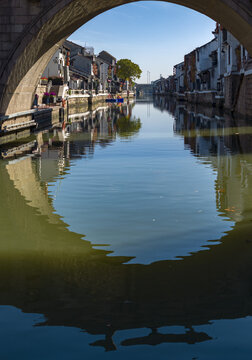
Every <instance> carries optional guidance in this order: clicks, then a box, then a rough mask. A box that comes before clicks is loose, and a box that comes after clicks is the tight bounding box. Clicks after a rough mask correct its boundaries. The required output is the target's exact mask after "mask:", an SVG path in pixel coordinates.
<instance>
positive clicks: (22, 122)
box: [0, 90, 134, 145]
mask: <svg viewBox="0 0 252 360" xmlns="http://www.w3.org/2000/svg"><path fill="white" fill-rule="evenodd" d="M119 95H120V96H121V97H124V98H125V99H127V98H132V97H134V93H133V92H130V93H129V94H127V92H123V93H120V94H117V95H116V96H119ZM108 96H109V94H108V93H98V94H96V93H95V92H92V93H91V94H90V93H87V92H85V91H83V90H74V91H72V92H71V94H69V96H68V98H67V100H66V101H65V102H64V106H62V105H61V104H60V105H52V106H46V105H40V106H39V108H36V109H31V110H27V111H22V112H19V113H15V114H11V115H6V116H2V117H0V145H1V144H3V143H6V142H10V141H15V140H16V139H17V138H18V137H19V136H20V135H21V133H22V132H24V131H26V132H29V131H30V130H31V129H36V128H43V127H48V126H53V125H56V124H58V123H59V122H63V121H65V120H67V117H68V116H69V115H72V114H75V113H79V112H84V111H87V110H88V109H92V108H94V107H97V106H99V104H105V102H106V99H107V98H108Z"/></svg>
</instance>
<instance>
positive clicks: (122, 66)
mask: <svg viewBox="0 0 252 360" xmlns="http://www.w3.org/2000/svg"><path fill="white" fill-rule="evenodd" d="M141 74H142V70H141V69H140V67H139V65H137V64H135V63H133V62H132V61H131V60H129V59H121V60H119V61H117V76H118V77H119V78H120V79H122V80H124V81H126V80H128V81H129V82H130V83H132V82H133V81H134V80H136V79H139V78H140V77H141Z"/></svg>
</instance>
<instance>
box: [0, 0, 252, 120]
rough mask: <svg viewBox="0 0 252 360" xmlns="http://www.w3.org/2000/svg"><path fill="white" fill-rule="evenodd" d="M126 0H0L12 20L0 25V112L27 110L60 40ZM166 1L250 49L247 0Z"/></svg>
mask: <svg viewBox="0 0 252 360" xmlns="http://www.w3.org/2000/svg"><path fill="white" fill-rule="evenodd" d="M131 2H135V1H133V0H92V1H90V0H55V1H53V2H52V1H51V0H22V1H21V4H22V3H23V4H24V5H21V7H20V5H15V4H16V2H15V1H13V0H8V1H7V0H3V1H2V2H1V4H0V15H1V14H6V12H7V14H8V13H9V15H10V16H9V19H12V20H10V21H12V22H14V23H15V25H11V24H6V26H5V27H3V30H4V29H5V28H6V34H5V33H4V32H2V34H1V35H2V36H4V35H6V36H5V39H9V41H8V46H7V49H9V50H8V51H6V50H5V51H2V54H4V56H2V57H1V59H0V61H1V62H0V114H6V115H8V114H13V113H16V112H19V111H24V110H28V109H30V108H31V105H32V101H33V98H34V94H35V90H36V86H37V84H38V82H39V79H40V76H41V74H42V72H43V70H44V68H45V67H46V65H47V63H48V62H49V60H50V58H51V57H52V55H53V54H54V52H55V51H56V49H57V48H58V47H59V46H61V44H62V43H63V42H64V40H65V39H66V38H67V37H69V36H70V35H71V34H72V33H73V32H74V31H75V30H77V29H78V28H79V27H80V26H82V25H84V24H85V23H86V22H88V21H89V20H91V19H92V18H94V17H95V16H97V15H99V14H101V13H103V12H105V11H107V10H109V9H112V8H114V7H116V6H120V5H123V4H127V3H131ZM168 2H170V3H174V4H179V5H183V6H186V7H188V8H191V9H193V10H196V11H198V12H200V13H202V14H205V15H207V16H208V17H210V18H212V19H214V20H216V21H218V22H219V23H221V24H222V25H223V26H224V27H225V28H227V30H229V31H230V32H231V33H232V34H233V35H234V36H235V37H236V38H237V39H238V40H239V41H240V42H241V43H242V44H243V45H244V46H245V47H246V48H247V49H248V51H249V53H250V54H252V3H251V1H250V0H173V1H168ZM12 4H13V5H12ZM15 6H16V7H15ZM18 6H19V8H17V7H18ZM20 10H22V21H23V24H22V25H20V26H18V25H16V24H17V23H18V21H20V17H17V16H16V17H15V14H20ZM13 14H14V15H13ZM11 15H13V16H11ZM7 18H8V17H7ZM15 21H16V22H15ZM20 30H21V31H20ZM19 31H20V32H19ZM12 32H13V33H12ZM14 32H15V33H14ZM11 39H13V41H12V40H11ZM0 41H1V38H0ZM5 44H6V43H5ZM0 45H1V44H0ZM0 55H1V47H0Z"/></svg>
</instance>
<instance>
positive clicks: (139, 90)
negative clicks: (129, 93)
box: [136, 84, 153, 95]
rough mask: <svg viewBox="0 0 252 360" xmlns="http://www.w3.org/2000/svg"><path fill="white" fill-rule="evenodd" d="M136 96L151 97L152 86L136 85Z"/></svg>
mask: <svg viewBox="0 0 252 360" xmlns="http://www.w3.org/2000/svg"><path fill="white" fill-rule="evenodd" d="M136 91H137V95H139V94H141V93H142V94H143V95H152V94H153V85H152V84H137V85H136Z"/></svg>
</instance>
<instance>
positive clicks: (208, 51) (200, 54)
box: [196, 38, 218, 91]
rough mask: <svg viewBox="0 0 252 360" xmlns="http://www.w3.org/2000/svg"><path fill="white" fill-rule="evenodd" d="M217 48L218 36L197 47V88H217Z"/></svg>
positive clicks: (201, 89) (202, 89) (200, 89)
mask: <svg viewBox="0 0 252 360" xmlns="http://www.w3.org/2000/svg"><path fill="white" fill-rule="evenodd" d="M217 49H218V40H217V38H214V39H213V40H211V41H210V42H208V43H207V44H205V45H203V46H201V47H199V48H197V49H196V69H197V70H196V71H197V76H196V90H199V91H204V90H217V79H218V66H217V64H218V56H217Z"/></svg>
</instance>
